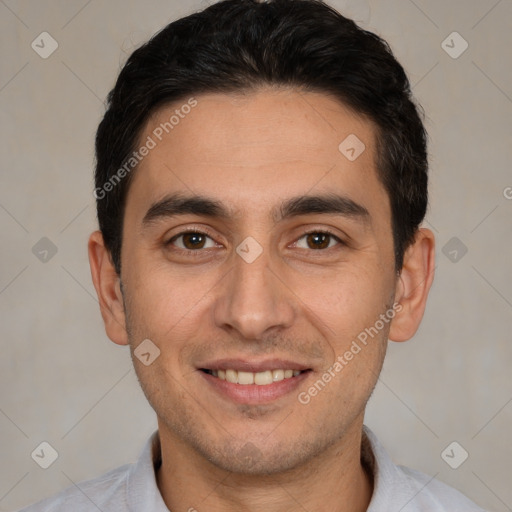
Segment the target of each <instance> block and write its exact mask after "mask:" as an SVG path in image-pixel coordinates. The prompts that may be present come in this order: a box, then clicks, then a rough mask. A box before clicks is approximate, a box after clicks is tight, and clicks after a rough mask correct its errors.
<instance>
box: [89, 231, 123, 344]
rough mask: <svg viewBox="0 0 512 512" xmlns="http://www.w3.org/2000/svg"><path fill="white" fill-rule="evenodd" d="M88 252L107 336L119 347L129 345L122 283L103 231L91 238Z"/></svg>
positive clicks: (95, 233)
mask: <svg viewBox="0 0 512 512" xmlns="http://www.w3.org/2000/svg"><path fill="white" fill-rule="evenodd" d="M88 251H89V265H90V267H91V277H92V281H93V283H94V288H95V289H96V294H97V295H98V301H99V304H100V311H101V316H102V317H103V322H104V324H105V331H106V333H107V336H108V337H109V338H110V339H111V340H112V341H113V342H114V343H117V344H118V345H127V344H128V335H127V332H126V318H125V309H124V298H123V294H122V293H121V281H120V277H119V275H118V274H117V272H116V270H115V268H114V265H113V264H112V260H111V258H110V253H109V251H108V250H107V248H106V247H105V244H104V242H103V236H102V234H101V231H95V232H94V233H92V234H91V236H90V237H89V243H88Z"/></svg>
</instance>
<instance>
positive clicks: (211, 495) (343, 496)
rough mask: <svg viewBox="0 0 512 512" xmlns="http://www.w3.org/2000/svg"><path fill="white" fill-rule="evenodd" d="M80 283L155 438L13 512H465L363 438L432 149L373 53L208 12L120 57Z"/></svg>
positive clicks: (398, 78)
mask: <svg viewBox="0 0 512 512" xmlns="http://www.w3.org/2000/svg"><path fill="white" fill-rule="evenodd" d="M96 155H97V168H96V189H95V197H96V199H97V210H98V220H99V226H100V231H96V232H94V233H93V234H92V235H91V237H90V239H89V259H90V264H91V272H92V278H93V281H94V286H95V288H96V291H97V294H98V298H99V301H100V306H101V313H102V316H103V320H104V322H105V327H106V332H107V334H108V336H109V338H110V339H111V340H112V341H113V342H115V343H117V344H120V345H126V344H128V345H129V346H130V350H131V353H132V359H133V363H134V365H135V369H136V372H137V375H138V378H139V381H140V383H141V386H142V388H143V390H144V393H145V395H146V397H147V399H148V401H149V402H150V404H151V405H152V407H153V408H154V410H155V412H156V414H157V417H158V431H157V432H155V434H154V435H153V436H152V437H151V439H150V440H149V441H148V443H147V445H146V447H145V449H144V451H143V453H142V455H141V458H140V460H139V461H138V462H137V463H136V464H135V465H128V466H124V467H122V468H118V469H115V470H113V471H111V472H110V473H107V474H106V475H104V476H102V477H100V478H97V479H95V480H92V481H89V482H86V483H82V484H80V485H79V486H78V487H79V488H78V489H77V488H76V487H73V488H71V489H68V490H65V491H64V492H62V493H61V494H59V495H58V496H57V497H54V498H50V499H48V500H47V501H45V502H42V503H40V504H37V505H34V506H33V507H29V508H28V509H26V510H28V511H36V510H51V511H69V510H72V511H74V512H75V511H85V510H87V511H88V510H98V509H99V510H102V511H116V512H117V511H128V510H133V511H167V510H170V511H173V512H177V511H189V512H193V511H198V512H202V511H205V512H206V511H208V512H216V511H226V512H227V511H248V512H257V511H263V510H265V511H270V512H285V511H286V512H288V511H290V510H315V511H325V512H327V511H328V512H362V511H371V512H383V511H390V512H399V511H402V512H416V511H447V512H448V511H449V512H455V511H461V512H462V511H464V512H472V511H479V510H480V511H481V510H482V509H480V508H479V507H478V506H477V505H475V504H473V503H471V502H470V501H469V500H468V499H467V498H465V497H464V496H463V495H461V494H460V493H459V492H458V491H456V490H454V489H451V488H449V487H447V486H446V485H444V484H442V483H440V482H438V481H436V480H433V479H431V478H430V477H429V476H427V475H424V474H421V473H419V472H416V471H413V470H410V469H407V468H403V467H398V466H395V465H394V464H393V463H392V462H391V460H390V459H389V456H388V455H387V454H386V452H385V451H384V449H383V448H382V446H381V445H380V444H379V442H378V440H377V439H376V437H375V435H374V434H373V433H372V432H371V430H370V429H369V428H368V427H366V426H364V425H363V419H364V410H365V406H366V403H367V401H368V399H369V397H370V395H371V393H372V391H373V389H374V386H375V384H376V381H377V378H378V375H379V372H380V370H381V367H382V364H383V360H384V356H385V353H386V346H387V341H388V339H390V340H393V341H397V342H400V341H405V340H408V339H409V338H411V337H412V336H413V335H414V333H415V332H416V330H417V328H418V326H419V323H420V321H421V318H422V315H423V312H424V309H425V304H426V300H427V295H428V292H429V289H430V286H431V283H432V280H433V269H434V237H433V234H432V232H431V231H429V230H428V229H424V228H421V227H420V224H421V222H422V220H423V218H424V215H425V211H426V206H427V152H426V134H425V131H424V127H423V124H422V122H421V119H420V116H419V114H418V109H417V108H416V106H415V105H414V103H413V101H412V99H411V96H410V90H409V83H408V81H407V78H406V76H405V73H404V71H403V69H402V67H401V66H400V64H399V63H398V62H396V60H395V59H394V57H393V55H392V54H391V51H390V50H389V48H388V47H387V45H386V44H385V43H384V42H383V41H382V40H381V39H380V38H379V37H377V36H376V35H374V34H371V33H369V32H366V31H363V30H361V29H360V28H358V27H357V26H356V25H355V24H354V23H353V22H352V21H350V20H348V19H346V18H344V17H343V16H341V15H340V14H338V13H337V12H335V11H334V10H333V9H332V8H330V7H328V6H327V5H325V4H323V3H321V2H319V1H317V0H273V1H269V2H266V3H260V2H257V1H256V0H226V1H223V2H219V3H217V4H214V5H212V6H210V7H208V8H207V9H205V10H204V11H202V12H199V13H197V14H193V15H191V16H189V17H186V18H183V19H180V20H178V21H176V22H174V23H172V24H170V25H169V26H167V27H166V28H165V29H164V30H162V31H161V32H160V33H159V34H157V35H156V36H155V37H154V38H153V39H152V40H150V41H149V42H148V43H147V44H145V45H144V46H142V47H141V48H139V49H138V50H136V51H135V52H134V53H133V54H132V56H131V57H130V58H129V60H128V62H127V63H126V65H125V66H124V68H123V70H122V71H121V73H120V75H119V78H118V80H117V83H116V86H115V88H114V89H113V91H112V92H111V93H110V95H109V103H108V110H107V112H106V114H105V117H104V119H103V120H102V122H101V124H100V126H99V129H98V132H97V138H96Z"/></svg>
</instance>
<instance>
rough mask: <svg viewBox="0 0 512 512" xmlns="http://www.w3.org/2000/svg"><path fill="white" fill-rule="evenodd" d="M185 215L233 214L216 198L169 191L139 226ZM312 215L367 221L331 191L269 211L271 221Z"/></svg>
mask: <svg viewBox="0 0 512 512" xmlns="http://www.w3.org/2000/svg"><path fill="white" fill-rule="evenodd" d="M187 214H191V215H197V216H201V217H209V218H212V219H220V220H228V219H230V218H233V217H235V216H236V212H235V211H234V210H231V209H229V208H227V207H226V206H224V205H223V204H222V203H221V202H220V201H218V200H216V199H212V198H209V197H206V196H198V195H194V196H185V195H182V194H172V195H168V196H165V197H164V198H163V199H161V200H159V201H157V202H155V203H153V204H152V205H151V206H150V208H149V209H148V210H147V212H146V214H145V215H144V218H143V219H142V226H143V227H144V228H147V227H150V226H151V225H153V224H155V223H157V222H159V221H161V220H164V219H167V218H172V217H176V216H179V215H187ZM312 214H334V215H340V216H343V217H349V218H353V219H356V220H359V221H361V222H363V223H366V224H367V223H369V221H370V213H369V211H368V210H367V209H366V208H365V207H364V206H362V205H361V204H359V203H356V202H355V201H353V200H352V199H350V198H348V197H346V196H342V195H338V194H332V193H331V194H322V195H306V196H297V197H292V198H290V199H287V200H286V201H284V202H283V203H282V204H281V205H280V206H279V207H277V208H274V210H273V211H272V212H271V216H272V218H273V220H274V222H279V221H281V220H285V219H289V218H292V217H298V216H300V215H312Z"/></svg>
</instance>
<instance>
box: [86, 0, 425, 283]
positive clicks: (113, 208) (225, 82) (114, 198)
mask: <svg viewBox="0 0 512 512" xmlns="http://www.w3.org/2000/svg"><path fill="white" fill-rule="evenodd" d="M268 85H271V86H286V87H290V88H296V89H298V90H303V91H315V92H324V93H327V94H329V95H333V96H334V97H335V98H337V99H339V100H340V102H342V103H343V104H344V105H346V106H348V107H349V108H351V109H352V110H353V111H355V112H357V113H358V114H360V115H362V116H365V117H366V118H368V119H370V120H371V121H373V123H374V125H375V127H376V129H377V130H376V132H377V170H378V176H379V179H380V181H381V182H382V184H383V185H384V187H385V189H386V191H387V193H388V196H389V199H390V204H391V215H392V219H391V224H392V228H393V241H394V251H395V267H396V270H398V271H400V269H401V268H402V265H403V256H404V252H405V250H406V249H407V247H408V246H409V245H410V244H411V242H412V241H413V239H414V236H415V234H416V232H417V229H418V227H419V225H420V223H421V222H422V220H423V218H424V216H425V213H426V209H427V202H428V192H427V184H428V162H427V160H428V159H427V134H426V131H425V128H424V126H423V122H422V119H421V115H420V114H421V109H420V107H419V106H418V105H416V103H415V101H414V99H413V98H412V94H411V88H410V84H409V81H408V79H407V76H406V74H405V72H404V69H403V67H402V66H401V65H400V64H399V63H398V62H397V60H396V59H395V57H394V56H393V53H392V51H391V49H390V48H389V46H388V44H387V43H386V42H385V41H384V40H383V39H381V38H380V37H379V36H377V35H376V34H374V33H372V32H369V31H366V30H363V29H362V28H360V27H358V26H357V25H356V23H354V21H352V20H350V19H348V18H346V17H344V16H342V15H341V14H340V13H338V12H337V11H336V10H335V9H334V8H332V7H330V6H329V5H327V4H325V3H323V2H322V1H321V0H269V1H267V2H260V1H258V0H224V1H220V2H217V3H215V4H213V5H211V6H209V7H207V8H206V9H204V10H202V11H200V12H197V13H194V14H191V15H189V16H187V17H184V18H181V19H178V20H176V21H174V22H172V23H170V24H169V25H167V26H166V27H165V28H164V29H162V30H161V31H160V32H158V33H157V34H156V35H154V36H153V37H152V38H151V39H150V40H149V41H148V42H146V43H145V44H144V45H142V46H141V47H140V48H138V49H137V50H135V51H134V52H133V53H132V54H131V56H130V57H129V59H128V60H127V62H126V64H125V65H124V67H123V68H122V70H121V72H120V74H119V76H118V79H117V82H116V84H115V87H114V89H113V90H112V91H111V92H110V93H109V95H108V98H107V110H106V113H105V115H104V118H103V120H102V121H101V123H100V125H99V127H98V131H97V134H96V171H95V187H96V189H95V197H96V206H97V214H98V222H99V227H100V230H101V232H102V235H103V238H104V242H105V246H106V248H107V249H108V251H109V253H110V256H111V260H112V263H113V265H114V267H115V269H116V271H117V273H118V274H119V275H120V273H121V245H122V231H123V217H124V210H125V203H126V197H127V192H128V189H129V186H130V183H131V180H132V178H133V175H134V172H135V171H136V165H135V164H134V167H133V169H134V170H133V172H127V170H128V171H129V170H130V169H129V168H127V167H126V162H127V161H128V160H129V159H130V158H131V157H133V152H134V151H135V150H136V149H137V144H138V143H139V138H140V136H141V132H142V130H143V129H144V127H145V124H146V123H147V121H148V119H149V117H150V116H151V115H152V114H153V113H154V112H155V111H156V110H157V109H159V108H161V107H163V106H164V105H166V104H169V103H171V102H176V101H179V100H185V101H186V100H187V98H190V97H191V96H192V95H199V94H201V93H226V94H229V93H235V92H242V93H243V92H247V91H254V90H257V89H258V88H260V87H262V86H268ZM340 142H341V141H340ZM123 165H124V169H125V172H124V173H121V174H120V173H119V171H120V169H121V168H123ZM116 173H117V174H116ZM120 176H123V179H119V177H120ZM114 178H115V179H116V181H115V182H114V181H113V179H114ZM107 184H110V186H108V187H107V186H106V185H107ZM106 191H108V193H107V192H106Z"/></svg>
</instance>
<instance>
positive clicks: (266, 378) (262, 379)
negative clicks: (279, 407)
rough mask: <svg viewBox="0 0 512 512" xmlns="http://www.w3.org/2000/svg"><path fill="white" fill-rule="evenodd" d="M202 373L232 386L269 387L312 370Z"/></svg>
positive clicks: (217, 371)
mask: <svg viewBox="0 0 512 512" xmlns="http://www.w3.org/2000/svg"><path fill="white" fill-rule="evenodd" d="M201 371H203V372H204V373H207V374H209V375H212V376H213V377H217V378H218V379H220V380H224V381H227V382H230V383H231V384H241V385H246V386H250V385H256V386H268V385H270V384H274V383H275V382H280V381H283V380H287V379H292V378H294V377H298V376H299V375H301V374H302V373H306V372H309V371H310V370H283V369H276V370H266V371H264V372H258V373H254V372H244V371H237V370H232V369H226V370H209V369H206V368H201Z"/></svg>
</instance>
